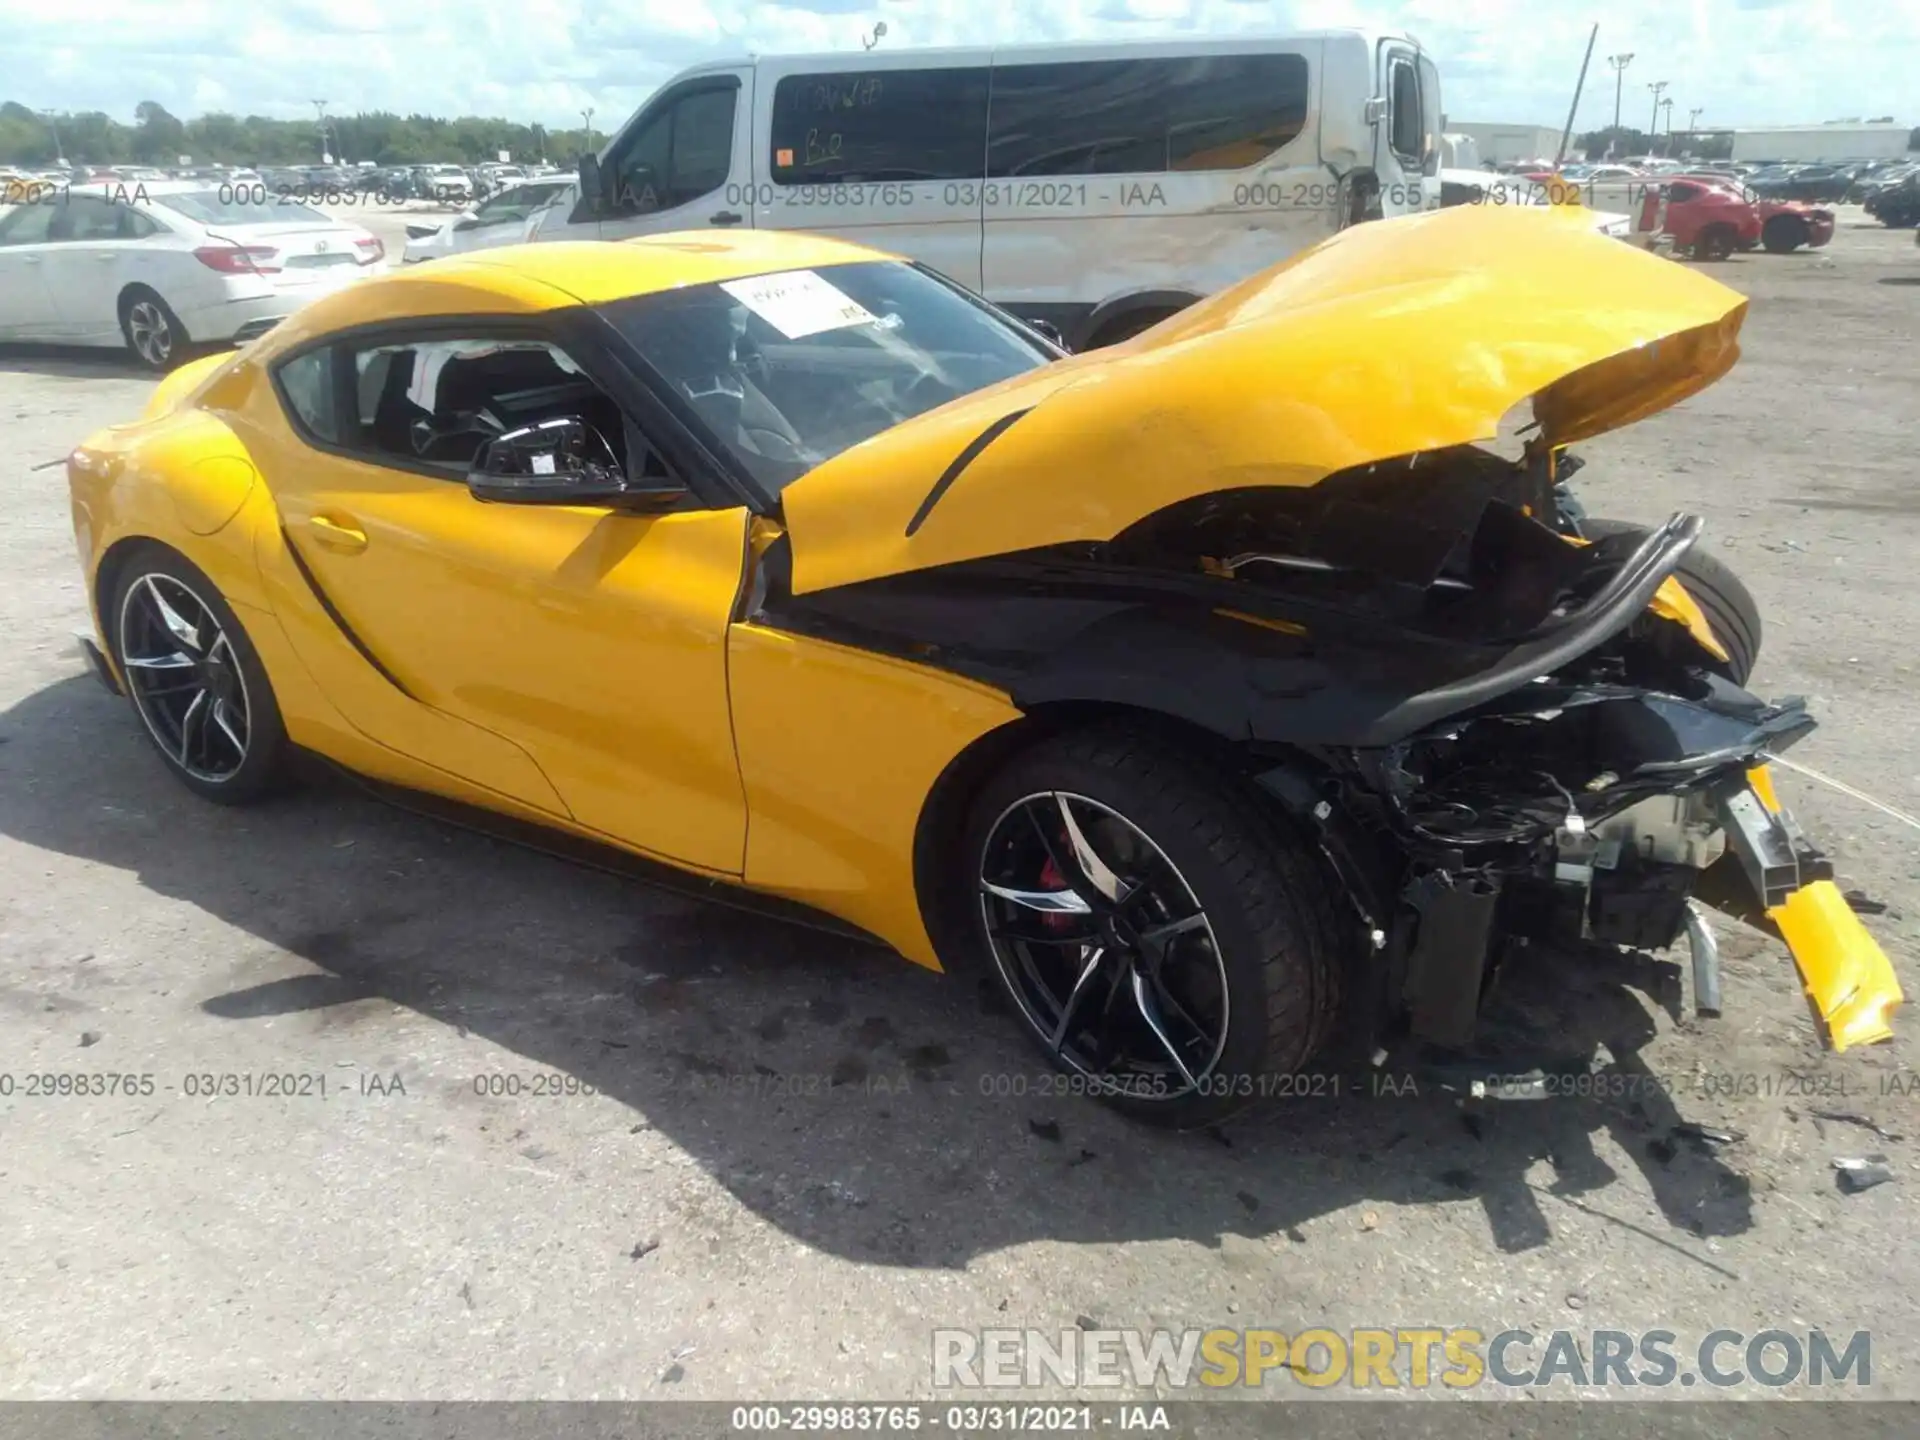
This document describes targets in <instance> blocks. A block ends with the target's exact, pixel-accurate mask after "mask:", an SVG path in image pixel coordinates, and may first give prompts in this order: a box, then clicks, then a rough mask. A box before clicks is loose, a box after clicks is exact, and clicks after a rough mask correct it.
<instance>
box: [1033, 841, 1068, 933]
mask: <svg viewBox="0 0 1920 1440" xmlns="http://www.w3.org/2000/svg"><path fill="white" fill-rule="evenodd" d="M1040 884H1041V886H1042V888H1044V889H1047V890H1064V889H1066V888H1067V877H1066V876H1065V875H1063V874H1061V873H1060V867H1059V866H1058V865H1056V864H1054V863H1053V857H1052V856H1051V855H1049V856H1048V857H1047V859H1046V863H1045V864H1044V865H1042V866H1041V867H1040ZM1073 921H1074V917H1073V916H1071V915H1066V914H1060V913H1054V914H1048V915H1042V916H1041V917H1040V924H1041V927H1042V928H1043V929H1047V930H1065V929H1067V928H1068V927H1069V926H1070V925H1072V924H1073Z"/></svg>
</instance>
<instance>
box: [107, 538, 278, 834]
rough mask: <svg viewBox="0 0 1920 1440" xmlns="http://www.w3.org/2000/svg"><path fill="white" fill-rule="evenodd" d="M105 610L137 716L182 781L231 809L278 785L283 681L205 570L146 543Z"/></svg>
mask: <svg viewBox="0 0 1920 1440" xmlns="http://www.w3.org/2000/svg"><path fill="white" fill-rule="evenodd" d="M105 614H106V616H107V617H108V621H107V623H108V627H109V629H110V632H111V633H110V635H109V639H110V640H111V642H112V644H113V653H114V659H115V660H116V661H117V662H118V663H119V669H120V673H121V675H122V676H123V677H124V678H125V681H126V688H127V697H128V699H130V700H131V701H132V702H133V709H134V713H135V714H136V715H138V716H139V717H140V723H141V724H142V725H143V726H145V727H146V731H147V738H148V739H150V740H151V741H152V742H153V745H154V748H155V749H156V750H158V751H159V752H160V758H161V759H163V760H164V761H166V763H167V768H168V769H170V770H172V771H173V773H174V774H175V775H176V776H177V777H179V779H180V782H181V783H182V784H184V785H185V786H186V787H187V788H188V789H190V790H192V791H193V792H194V793H195V794H197V795H200V796H203V797H205V798H206V799H208V800H217V801H219V802H220V803H222V804H226V805H239V804H244V803H246V802H247V801H249V800H254V799H257V798H258V797H260V796H262V795H264V794H266V793H268V792H269V791H271V790H274V789H276V788H278V786H279V784H280V783H281V782H282V781H283V780H284V779H285V776H286V756H287V750H288V745H287V732H286V727H285V726H284V725H283V724H282V723H281V719H280V707H279V705H278V704H277V703H276V702H275V700H274V696H273V686H272V685H271V684H270V683H269V682H268V680H267V672H266V667H265V666H263V665H262V664H261V663H260V655H259V652H258V651H256V650H255V649H254V648H253V642H252V641H251V640H250V639H248V638H247V632H246V631H245V629H243V628H242V627H241V624H240V621H239V619H238V618H237V617H236V616H235V615H234V613H233V610H232V609H231V608H230V607H229V606H228V604H227V602H226V600H225V599H224V598H223V597H222V596H221V594H220V592H219V590H218V589H217V588H215V586H214V583H213V582H212V581H211V580H209V579H208V578H207V577H206V575H204V574H203V573H202V572H201V571H200V569H199V567H198V566H196V565H194V564H192V563H191V562H190V561H188V560H187V559H186V558H185V557H184V556H182V555H179V554H177V553H176V552H174V551H172V550H168V549H165V548H163V547H161V546H159V545H153V546H147V547H143V548H142V549H141V550H140V551H138V552H137V553H136V554H134V555H132V556H130V557H128V558H127V560H125V561H124V562H123V563H122V564H121V565H120V567H119V571H118V573H117V574H116V575H115V577H114V583H113V587H112V594H111V595H110V596H109V603H108V604H107V606H106V607H105Z"/></svg>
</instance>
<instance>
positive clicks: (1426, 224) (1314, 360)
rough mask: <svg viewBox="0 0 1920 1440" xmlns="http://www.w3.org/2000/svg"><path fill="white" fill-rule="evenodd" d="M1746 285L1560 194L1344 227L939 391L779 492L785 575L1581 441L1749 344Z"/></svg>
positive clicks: (1074, 535)
mask: <svg viewBox="0 0 1920 1440" xmlns="http://www.w3.org/2000/svg"><path fill="white" fill-rule="evenodd" d="M1745 314H1746V299H1745V297H1744V296H1742V295H1740V294H1739V293H1738V292H1736V291H1734V290H1731V289H1729V288H1728V287H1727V286H1725V285H1722V284H1720V283H1719V282H1718V281H1715V280H1711V279H1708V278H1707V277H1706V276H1704V275H1700V274H1697V273H1696V272H1694V271H1692V270H1689V269H1686V268H1685V267H1683V266H1681V265H1678V264H1675V263H1674V262H1672V261H1670V260H1667V259H1664V258H1661V257H1658V256H1655V255H1652V254H1649V253H1647V252H1645V251H1642V250H1640V249H1637V248H1636V247H1633V246H1630V245H1624V244H1622V243H1620V242H1619V241H1617V240H1612V239H1609V238H1607V237H1606V236H1604V235H1601V234H1598V233H1596V232H1595V231H1594V230H1593V229H1592V226H1591V221H1590V218H1589V217H1588V216H1587V214H1586V212H1584V211H1581V210H1578V209H1572V210H1569V209H1568V208H1567V207H1558V206H1550V207H1500V206H1491V205H1465V206H1458V207H1455V208H1453V209H1448V210H1441V211H1436V212H1430V213H1428V214H1424V215H1417V216H1408V217H1406V218H1403V219H1397V220H1388V221H1378V222H1374V223H1370V224H1365V225H1359V226H1356V227H1354V228H1352V229H1349V230H1345V231H1342V232H1341V233H1340V234H1338V235H1336V236H1334V237H1332V238H1331V239H1329V240H1326V241H1324V242H1323V243H1321V244H1320V245H1317V246H1315V247H1313V248H1312V249H1310V250H1307V251H1304V252H1302V253H1301V254H1299V255H1297V256H1295V257H1294V258H1293V259H1291V260H1289V261H1286V262H1284V263H1282V264H1280V265H1277V266H1275V267H1273V268H1272V269H1270V270H1267V271H1265V272H1263V273H1261V274H1259V275H1256V276H1253V277H1252V278H1251V279H1248V280H1245V281H1243V282H1242V283H1240V284H1239V285H1236V286H1234V287H1232V288H1231V289H1229V290H1225V291H1222V292H1220V293H1219V294H1217V295H1214V296H1212V297H1210V298H1209V299H1207V300H1203V301H1201V302H1200V303H1199V304H1197V305H1194V306H1192V307H1190V308H1189V309H1187V310H1184V311H1182V312H1181V313H1180V314H1178V315H1176V316H1174V317H1173V318H1172V319H1170V320H1168V321H1166V322H1164V323H1163V324H1161V325H1159V326H1156V327H1155V328H1154V329H1152V330H1150V331H1148V332H1147V333H1146V334H1144V335H1142V336H1141V337H1139V338H1138V339H1136V340H1133V341H1130V342H1128V343H1126V344H1123V345H1118V346H1114V347H1112V348H1110V349H1106V350H1098V351H1094V352H1092V353H1090V354H1086V355H1079V356H1074V357H1072V358H1071V359H1067V360H1063V361H1061V362H1059V363H1057V364H1054V365H1049V366H1046V367H1045V368H1043V369H1040V370H1037V371H1034V372H1032V373H1031V374H1028V375H1024V376H1020V377H1018V378H1016V379H1013V380H1009V381H1006V382H1003V383H1002V384H1000V385H996V386H993V387H991V388H989V389H986V390H982V391H979V392H977V393H975V394H973V395H969V396H966V397H964V398H962V399H960V400H957V401H954V402H953V403H951V404H949V405H944V406H942V407H940V408H939V409H937V410H934V411H931V412H929V413H927V414H925V415H922V416H919V417H917V418H916V419H914V420H911V421H908V422H907V423H905V424H903V425H899V426H896V427H894V428H893V429H891V430H888V431H885V432H883V433H882V434H880V435H877V436H875V437H873V438H872V439H870V440H868V441H866V442H864V443H863V444H860V445H857V446H855V447H853V448H852V449H850V450H847V451H845V452H843V453H842V454H840V455H837V456H835V457H834V458H833V459H832V460H829V461H828V462H826V463H825V464H823V465H821V466H819V467H817V468H816V469H814V470H812V471H810V472H808V473H807V474H806V475H803V476H801V477H800V478H799V479H798V480H796V481H794V482H793V483H792V484H791V485H789V486H788V487H787V488H786V490H785V492H784V493H783V495H782V507H783V510H784V512H785V517H786V522H787V527H788V532H789V534H790V536H791V538H792V546H793V551H792V553H793V588H794V591H795V592H796V593H806V592H808V591H813V590H821V589H826V588H829V587H832V586H837V585H848V584H853V583H856V582H858V581H861V580H870V579H875V578H878V577H880V576H884V575H891V574H899V573H902V572H905V571H910V570H919V569H925V568H927V567H930V566H934V565H947V564H953V563H956V562H959V561H963V560H972V559H981V558H984V557H987V556H991V555H999V554H1006V553H1009V552H1012V551H1016V550H1026V549H1032V548H1036V547H1039V546H1045V545H1057V544H1064V543H1068V542H1072V541H1097V540H1106V539H1110V538H1112V537H1113V536H1114V535H1116V534H1118V533H1119V532H1120V531H1122V530H1124V529H1126V528H1127V527H1128V526H1129V525H1131V524H1133V523H1134V522H1136V521H1138V520H1141V519H1143V518H1145V517H1146V516H1148V515H1151V514H1153V513H1154V512H1156V511H1158V510H1162V509H1164V508H1166V507H1167V506H1169V505H1172V504H1175V503H1177V502H1179V501H1182V500H1186V499H1190V498H1192V497H1194V496H1197V495H1204V494H1207V493H1209V492H1212V491H1216V490H1231V489H1239V488H1243V487H1247V486H1260V485H1281V486H1306V485H1313V484H1317V483H1318V482H1319V481H1320V480H1322V479H1324V478H1325V477H1326V476H1328V475H1330V474H1332V473H1334V472H1335V471H1339V470H1345V469H1348V468H1350V467H1353V466H1356V465H1365V464H1369V463H1372V462H1374V461H1379V460H1386V459H1391V458H1393V457H1396V456H1403V455H1410V454H1414V453H1416V452H1420V451H1426V450H1436V449H1441V448H1444V447H1447V446H1453V445H1462V444H1470V443H1474V442H1477V441H1485V440H1489V439H1492V438H1494V437H1495V436H1496V434H1497V431H1498V428H1499V423H1500V420H1501V418H1502V417H1503V416H1504V415H1505V414H1506V413H1507V412H1508V411H1510V410H1511V409H1513V408H1514V407H1515V406H1516V405H1518V404H1520V403H1521V402H1523V401H1525V400H1527V399H1528V398H1529V397H1531V398H1532V399H1533V401H1534V414H1535V417H1536V418H1537V419H1538V420H1539V421H1540V422H1541V425H1542V428H1543V431H1544V433H1545V434H1546V436H1547V438H1548V439H1549V440H1550V441H1551V442H1552V443H1553V444H1556V445H1562V444H1567V443H1570V442H1572V441H1576V440H1580V439H1583V438H1586V437H1589V436H1592V435H1597V434H1599V433H1601V432H1603V431H1606V430H1610V429H1613V428H1615V427H1617V426H1621V425H1625V424H1629V423H1631V422H1632V421H1634V420H1638V419H1641V418H1642V417H1644V416H1647V415H1651V414H1653V413H1655V412H1656V411H1659V410H1663V409H1665V408H1666V407H1667V406H1669V405H1672V404H1674V403H1675V402H1676V401H1679V400H1682V399H1684V398H1686V397H1687V396H1689V395H1692V394H1694V393H1695V392H1697V391H1699V390H1701V389H1704V388H1705V387H1706V386H1708V385H1710V384H1712V383H1713V381H1715V380H1717V379H1718V378H1719V377H1720V376H1721V375H1723V374H1725V373H1726V372H1727V370H1728V369H1730V368H1731V367H1732V365H1733V363H1734V361H1735V360H1736V359H1737V358H1738V357H1739V346H1738V343H1737V337H1738V334H1739V329H1740V322H1741V320H1742V319H1743V318H1744V317H1745Z"/></svg>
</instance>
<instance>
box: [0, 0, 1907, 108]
mask: <svg viewBox="0 0 1920 1440" xmlns="http://www.w3.org/2000/svg"><path fill="white" fill-rule="evenodd" d="M882 19H884V20H885V21H886V22H887V30H888V34H887V38H886V40H885V41H884V42H883V43H884V44H885V45H886V46H887V47H888V48H889V49H892V48H897V47H901V46H907V45H990V44H1003V43H1015V42H1019V41H1023V40H1067V39H1077V38H1104V37H1110V36H1114V37H1118V36H1124V37H1140V36H1151V35H1156V34H1164V35H1175V34H1178V35H1194V34H1203V35H1211V34H1233V33H1241V32H1250V31H1259V32H1267V33H1277V32H1285V31H1288V30H1293V29H1298V28H1307V27H1318V26H1345V25H1373V26H1380V27H1385V28H1396V29H1405V30H1409V31H1411V32H1412V33H1413V34H1414V35H1416V36H1418V37H1419V39H1420V40H1421V41H1422V42H1423V43H1424V44H1425V45H1426V46H1427V47H1428V48H1429V49H1430V50H1432V51H1433V52H1434V54H1435V57H1436V58H1437V60H1438V62H1439V65H1440V70H1441V76H1442V84H1443V89H1444V92H1445V103H1446V109H1447V112H1448V114H1449V115H1450V116H1451V117H1452V118H1454V119H1456V120H1499V121H1525V122H1533V123H1539V124H1557V123H1559V122H1560V121H1561V120H1563V119H1564V118H1565V115H1566V107H1567V102H1568V100H1569V99H1570V98H1571V95H1572V89H1573V81H1574V76H1575V74H1576V72H1577V70H1578V68H1579V64H1580V54H1581V51H1582V49H1583V47H1584V46H1585V44H1586V37H1587V28H1588V23H1589V22H1588V21H1587V19H1585V18H1583V16H1582V15H1581V14H1579V13H1570V12H1566V11H1562V10H1560V9H1559V8H1557V7H1555V6H1552V5H1548V4H1545V3H1543V0H1477V3H1476V4H1474V5H1471V6H1465V5H1461V4H1459V3H1458V0H1292V3H1287V0H784V3H780V4H765V3H750V0H621V3H618V4H608V3H606V0H524V3H523V0H260V3H257V4H255V5H253V6H252V7H250V8H236V7H233V6H229V5H219V4H215V3H212V0H175V3H171V4H168V5H165V6H161V5H156V4H154V3H153V0H65V3H62V4H59V5H57V6H55V5H49V4H47V3H46V0H0V35H4V36H6V50H7V54H6V63H5V65H4V67H3V68H0V99H12V100H17V101H20V102H21V103H22V104H25V105H28V106H30V107H32V108H35V109H44V108H51V109H60V110H84V109H100V110H105V111H107V112H108V113H110V114H112V115H115V116H117V117H118V118H120V119H122V120H130V119H131V118H132V114H133V107H134V105H135V104H136V103H138V102H139V101H141V100H157V101H159V102H160V103H161V104H163V105H165V106H166V107H167V108H168V109H170V110H172V111H173V112H174V113H176V114H180V115H193V114H198V113H201V112H203V111H205V110H208V109H213V108H225V109H230V110H235V111H239V112H241V113H257V114H264V115H275V116H282V117H293V116H298V115H306V114H310V113H311V104H310V102H311V101H312V100H313V99H316V98H325V99H326V100H327V102H328V109H329V110H331V111H333V112H334V113H351V112H353V111H355V110H361V109H367V110H372V109H383V110H398V111H402V112H414V111H419V112H425V113H429V114H440V115H456V114H488V115H501V116H507V117H510V118H514V119H522V120H538V121H542V122H544V123H547V124H549V125H567V124H571V123H573V121H574V119H575V118H576V117H578V115H579V113H580V110H581V107H583V106H586V105H592V106H593V107H594V108H595V112H596V116H597V117H598V118H597V123H598V124H601V125H604V124H605V122H606V119H607V117H608V116H611V115H624V114H625V113H627V112H628V111H630V110H631V109H632V108H633V107H634V106H635V105H636V104H638V103H639V101H640V100H642V99H643V98H644V97H645V96H646V95H647V93H648V92H649V91H651V90H652V89H653V88H654V87H655V86H657V85H658V84H660V83H661V82H662V81H663V80H665V79H667V78H668V77H669V76H671V75H672V74H674V73H675V72H676V71H678V70H680V69H681V68H683V67H685V66H687V65H690V64H694V63H697V62H698V61H701V60H708V59H714V58H719V57H722V56H726V55H735V54H744V53H747V52H749V51H757V52H758V53H761V54H778V53H781V52H783V51H796V50H799V51H813V50H853V49H857V48H858V47H859V44H860V37H861V36H862V35H863V34H864V33H865V32H867V31H868V30H870V29H871V27H872V26H873V24H874V22H875V21H877V20H882ZM1622 51H1632V52H1633V53H1634V55H1635V59H1634V61H1633V63H1632V65H1631V67H1630V68H1629V69H1628V70H1627V72H1626V76H1625V84H1624V86H1623V90H1622V95H1621V108H1622V115H1623V118H1625V119H1626V120H1627V121H1628V122H1629V123H1633V124H1640V125H1644V124H1645V123H1646V122H1647V119H1648V118H1649V116H1650V113H1651V104H1652V97H1651V95H1650V94H1649V93H1648V91H1647V88H1646V86H1647V83H1648V82H1649V81H1654V80H1666V81H1668V82H1669V86H1668V89H1667V94H1668V95H1669V96H1670V97H1671V98H1672V99H1673V102H1674V104H1673V111H1672V113H1673V115H1674V116H1675V117H1677V118H1678V121H1679V123H1680V124H1681V125H1682V126H1684V125H1685V124H1686V117H1687V115H1688V113H1689V112H1690V111H1691V110H1693V109H1694V108H1696V107H1698V108H1699V109H1700V110H1701V112H1702V114H1701V122H1702V123H1703V124H1720V125H1733V124H1786V123H1795V122H1802V121H1816V120H1826V119H1835V118H1839V117H1842V116H1861V117H1866V116H1873V115H1885V114H1892V115H1894V116H1895V118H1896V119H1899V120H1901V121H1903V122H1904V123H1907V124H1915V123H1920V113H1915V112H1914V111H1913V110H1911V109H1910V108H1908V107H1911V106H1912V105H1913V104H1914V98H1913V97H1914V91H1913V88H1912V77H1913V76H1914V75H1915V74H1916V73H1920V23H1916V21H1915V19H1914V17H1913V13H1912V10H1911V7H1910V6H1909V5H1907V4H1904V3H1894V4H1872V5H1869V4H1863V3H1860V0H1793V3H1791V4H1789V3H1784V0H1616V3H1614V4H1612V5H1610V6H1609V7H1607V10H1606V18H1605V21H1604V27H1603V30H1602V33H1601V35H1600V43H1599V45H1598V47H1597V48H1596V53H1595V59H1594V65H1593V70H1592V71H1591V72H1590V73H1589V75H1588V79H1587V88H1586V93H1585V98H1584V100H1583V103H1582V105H1581V108H1580V115H1579V120H1578V126H1577V128H1579V129H1582V130H1586V129H1592V128H1594V127H1596V126H1599V125H1604V124H1606V123H1608V122H1609V121H1610V120H1611V119H1612V116H1613V96H1614V85H1613V78H1614V77H1613V73H1612V72H1611V71H1610V70H1609V69H1608V68H1607V67H1606V64H1605V61H1604V57H1605V56H1606V55H1608V54H1612V53H1617V52H1622Z"/></svg>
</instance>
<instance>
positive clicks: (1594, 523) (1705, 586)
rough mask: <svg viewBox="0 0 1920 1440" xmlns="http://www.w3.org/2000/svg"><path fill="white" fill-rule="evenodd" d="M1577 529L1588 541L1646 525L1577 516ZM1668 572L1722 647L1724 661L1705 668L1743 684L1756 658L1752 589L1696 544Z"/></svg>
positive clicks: (1644, 530)
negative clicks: (1691, 600) (1685, 589)
mask: <svg viewBox="0 0 1920 1440" xmlns="http://www.w3.org/2000/svg"><path fill="white" fill-rule="evenodd" d="M1580 533H1581V535H1582V536H1584V537H1585V538H1586V539H1588V540H1604V539H1606V538H1607V537H1608V536H1609V535H1636V536H1644V535H1645V534H1647V528H1646V527H1645V526H1644V525H1630V524H1628V523H1627V522H1626V521H1625V520H1582V521H1581V522H1580ZM1673 573H1674V574H1675V575H1676V576H1678V577H1679V580H1680V583H1681V584H1682V585H1684V586H1686V587H1687V593H1688V594H1689V595H1691V596H1692V597H1693V598H1694V600H1695V601H1696V602H1698V604H1699V606H1700V609H1701V611H1702V613H1704V614H1705V615H1706V617H1707V624H1708V625H1709V626H1711V627H1712V629H1713V636H1714V639H1716V640H1718V641H1719V642H1720V644H1721V647H1722V648H1723V649H1725V650H1726V652H1727V660H1726V663H1725V664H1721V663H1720V662H1718V661H1715V660H1711V659H1709V660H1708V661H1707V662H1706V665H1707V668H1708V669H1711V670H1717V671H1718V672H1719V673H1720V674H1722V675H1724V676H1726V678H1727V679H1729V680H1731V681H1733V683H1734V684H1736V685H1740V686H1745V685H1746V683H1747V679H1748V677H1749V676H1751V675H1752V674H1753V666H1754V662H1755V661H1757V660H1758V659H1759V658H1760V607H1759V605H1758V604H1756V603H1755V601H1754V598H1753V594H1752V592H1751V591H1749V590H1748V589H1747V587H1746V584H1745V583H1744V582H1743V581H1742V580H1741V579H1740V577H1739V576H1738V575H1736V574H1734V573H1733V570H1732V569H1731V567H1729V566H1728V565H1727V564H1726V563H1725V562H1723V561H1722V560H1721V559H1720V558H1719V557H1718V556H1717V555H1709V554H1706V553H1704V552H1703V551H1701V550H1700V549H1699V547H1698V546H1696V547H1695V548H1694V549H1692V550H1689V551H1688V552H1687V553H1686V554H1685V555H1683V556H1681V558H1680V563H1679V565H1678V566H1676V567H1675V568H1674V572H1673Z"/></svg>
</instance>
